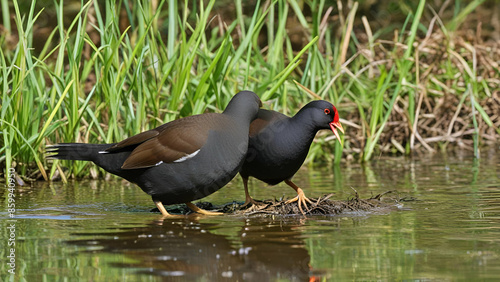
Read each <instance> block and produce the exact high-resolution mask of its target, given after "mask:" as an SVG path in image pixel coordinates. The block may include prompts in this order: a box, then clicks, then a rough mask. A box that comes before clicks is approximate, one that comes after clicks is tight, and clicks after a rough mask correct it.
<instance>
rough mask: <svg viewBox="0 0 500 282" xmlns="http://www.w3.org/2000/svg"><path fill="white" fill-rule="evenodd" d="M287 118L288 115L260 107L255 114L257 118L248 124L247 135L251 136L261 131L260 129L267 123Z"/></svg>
mask: <svg viewBox="0 0 500 282" xmlns="http://www.w3.org/2000/svg"><path fill="white" fill-rule="evenodd" d="M287 118H289V117H288V116H286V115H284V114H282V113H279V112H275V111H269V110H264V109H260V110H259V113H258V114H257V118H256V119H255V120H254V121H253V122H252V123H251V124H250V133H249V136H250V137H253V136H255V135H257V134H259V132H261V131H262V129H264V128H266V127H267V126H268V125H269V124H271V123H274V122H276V121H279V120H283V119H287Z"/></svg>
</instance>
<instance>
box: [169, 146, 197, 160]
mask: <svg viewBox="0 0 500 282" xmlns="http://www.w3.org/2000/svg"><path fill="white" fill-rule="evenodd" d="M199 152H200V149H198V150H196V151H194V152H193V153H191V154H189V155H187V156H184V157H182V158H179V159H177V160H175V161H174V163H180V162H183V161H185V160H189V159H190V158H192V157H194V156H196V155H197V154H198V153H199Z"/></svg>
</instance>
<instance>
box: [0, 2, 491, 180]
mask: <svg viewBox="0 0 500 282" xmlns="http://www.w3.org/2000/svg"><path fill="white" fill-rule="evenodd" d="M101 2H104V4H102V5H99V3H101ZM459 2H460V1H458V2H457V3H459ZM483 2H484V0H482V1H472V2H471V3H469V4H468V5H462V6H460V5H458V7H459V9H456V10H455V14H456V17H454V18H453V20H451V21H449V22H448V24H445V25H440V26H439V29H440V30H441V31H442V32H443V33H444V34H446V35H447V36H448V39H449V38H450V37H452V36H453V35H450V34H453V32H454V31H455V30H456V29H457V28H459V27H460V25H461V24H462V23H463V22H464V21H465V20H466V19H467V16H468V15H469V14H470V13H473V12H474V9H475V8H477V7H478V6H480V5H481V4H482V3H483ZM151 3H155V6H154V7H153V4H151ZM361 3H363V2H361ZM396 3H398V1H396ZM0 4H1V7H2V18H3V26H4V29H5V30H6V32H5V33H3V34H2V35H1V38H0V45H1V47H2V48H0V66H1V68H0V91H1V96H2V105H1V109H0V131H1V135H2V136H1V137H0V142H1V143H0V167H1V168H2V169H3V170H6V169H9V167H11V166H12V165H15V166H16V170H17V173H18V174H20V175H25V176H28V177H31V176H35V175H36V172H37V171H40V172H42V176H43V177H44V178H46V179H47V178H50V177H51V176H52V175H54V173H55V172H56V170H59V171H60V172H62V169H61V163H60V162H59V161H54V162H47V161H46V160H45V159H44V150H45V149H44V148H45V146H46V145H48V144H53V143H57V142H89V143H98V142H116V141H119V140H121V139H123V138H125V137H128V136H131V135H133V134H136V133H138V132H140V131H143V130H147V129H150V128H154V127H156V126H158V125H160V124H162V123H164V122H168V121H171V120H174V119H177V118H180V117H184V116H189V115H192V114H198V113H203V112H207V111H211V112H220V111H222V110H223V109H224V107H225V105H226V104H227V102H228V101H229V100H230V98H231V97H232V95H234V94H235V93H236V92H238V91H240V90H244V89H249V90H252V91H254V92H256V93H257V94H258V95H259V96H260V97H261V98H262V99H263V100H264V101H266V103H265V104H266V106H265V107H266V108H270V109H274V110H278V111H281V112H284V113H287V114H293V113H295V112H296V111H297V110H298V109H299V108H300V107H301V106H303V105H304V104H305V103H307V102H309V101H310V100H312V99H314V98H313V97H311V96H310V95H308V94H307V93H306V91H304V90H303V89H301V88H300V87H297V85H296V84H295V83H294V82H293V80H296V81H298V82H300V84H302V85H304V86H305V87H307V88H309V89H310V90H311V91H313V92H315V93H317V95H319V96H320V97H321V98H322V99H325V100H329V101H331V102H332V103H334V104H335V105H337V108H338V109H339V110H340V114H341V117H344V116H346V115H347V114H349V113H352V112H357V113H358V116H359V120H357V121H356V123H357V126H358V127H359V128H360V129H359V130H360V132H362V136H363V138H362V141H363V142H364V145H363V146H362V150H361V151H359V152H358V153H359V156H360V158H359V159H360V160H362V161H368V160H370V159H371V158H373V154H374V153H377V152H378V146H379V145H380V136H381V134H382V133H383V132H384V130H385V129H386V124H387V123H388V121H389V119H390V117H391V116H392V115H393V114H394V106H395V104H397V103H398V101H400V100H404V101H406V103H407V106H406V107H405V108H404V109H403V110H404V114H405V115H406V116H407V119H408V127H409V128H411V130H413V131H415V130H416V125H417V122H418V118H419V116H418V115H417V113H418V112H419V110H420V105H421V103H419V98H420V97H422V95H423V92H422V89H430V90H432V92H433V93H444V92H446V93H447V94H448V93H452V94H453V95H456V96H457V97H459V99H461V98H462V97H463V98H464V99H462V100H461V101H462V103H468V105H469V106H470V105H472V107H473V109H474V110H475V112H474V113H476V112H477V115H476V114H474V115H473V117H474V121H473V122H472V121H471V123H470V124H471V127H473V128H475V130H476V131H475V134H474V148H475V149H476V151H477V148H478V146H479V145H480V144H479V143H480V142H481V140H480V136H479V133H478V131H477V129H478V120H476V119H480V120H481V121H483V122H485V123H487V124H488V125H489V126H494V125H493V122H492V121H491V120H490V117H489V115H488V114H487V113H486V111H485V110H484V109H483V108H482V107H481V104H480V103H479V102H480V101H481V100H482V99H484V98H487V97H488V93H491V89H489V88H490V87H491V86H489V84H488V83H485V82H484V80H480V79H478V74H477V73H476V69H475V66H474V65H473V63H472V62H468V61H467V60H466V59H464V58H463V57H462V56H463V55H462V54H463V52H460V50H453V46H452V45H445V46H443V48H444V49H445V52H446V53H447V54H448V55H449V56H448V59H445V60H443V61H441V62H439V63H440V64H441V65H442V67H441V68H442V69H444V70H445V72H442V73H439V74H437V73H436V74H434V73H426V78H425V79H421V77H420V75H421V73H424V72H425V71H426V70H424V69H421V66H420V65H419V64H418V63H417V62H418V61H419V59H420V60H421V59H425V58H424V57H425V56H426V55H425V54H422V51H421V50H420V49H419V48H418V47H420V46H422V45H423V44H424V43H425V35H426V33H427V31H428V30H427V29H428V27H429V22H424V21H423V20H422V19H423V17H422V15H423V14H426V15H431V16H432V13H431V12H432V11H431V10H430V9H427V10H426V1H423V0H422V1H419V2H418V3H417V4H418V5H416V6H415V7H408V6H406V5H402V6H401V11H399V13H401V12H403V11H407V14H406V15H405V17H404V18H403V19H404V20H403V21H402V22H401V23H400V24H399V26H397V30H398V31H399V33H398V37H397V38H396V39H395V41H394V42H393V43H394V44H389V45H384V47H385V48H386V49H387V48H393V49H392V50H391V49H387V52H386V54H385V55H384V56H385V60H382V61H383V62H377V61H376V60H375V58H374V56H375V54H373V53H374V50H379V49H377V48H379V47H380V46H381V45H382V44H381V43H380V42H379V40H381V39H382V37H383V36H387V34H393V33H394V32H395V30H396V28H391V27H387V28H386V29H385V33H384V32H376V33H375V34H372V32H371V30H369V29H370V23H369V22H366V20H365V21H364V25H363V24H361V23H360V22H361V21H360V18H361V16H362V15H360V14H359V13H358V3H355V4H354V6H353V7H351V8H350V9H349V8H348V7H342V8H341V9H340V7H336V6H333V7H332V8H331V9H329V8H330V5H332V3H330V2H326V1H324V0H313V1H309V2H302V1H296V0H290V1H271V2H265V3H263V2H262V3H261V2H260V1H257V3H256V6H255V9H254V11H253V12H252V13H244V12H243V2H242V1H241V0H235V1H234V6H235V11H233V14H234V19H233V20H232V21H230V22H226V21H223V19H221V18H219V17H217V16H216V15H217V11H216V10H215V8H214V5H215V4H216V1H207V2H206V3H205V4H204V5H199V4H196V5H195V6H192V4H193V3H191V2H187V1H186V2H178V3H177V2H176V1H153V2H150V1H130V5H132V6H127V5H125V4H124V2H123V1H88V2H82V3H81V5H80V8H79V10H78V11H77V12H76V14H75V16H74V17H71V18H70V19H68V18H67V17H65V15H67V12H66V10H65V9H69V7H68V6H69V5H66V6H65V5H64V4H63V3H60V2H57V1H56V2H55V5H54V7H53V8H51V9H52V10H53V11H51V13H53V15H55V17H56V19H57V22H58V24H57V26H56V27H55V28H54V29H53V31H52V32H50V33H49V34H48V36H47V40H46V43H45V44H44V45H43V46H42V47H41V48H38V49H33V48H32V46H33V40H34V39H33V38H34V35H35V34H34V33H35V32H36V26H37V23H38V20H39V17H40V15H42V14H43V13H48V11H44V10H42V9H38V8H36V7H37V6H36V1H33V2H31V1H29V2H28V4H26V3H25V1H23V2H22V4H23V7H29V8H28V9H26V8H25V9H20V8H19V5H20V4H21V3H20V1H19V0H14V1H12V2H11V1H7V0H0ZM66 4H67V3H66ZM303 6H308V9H303ZM190 9H191V11H192V10H195V11H196V16H193V14H192V13H190V12H188V10H190ZM304 10H308V11H310V12H308V14H303V12H302V11H304ZM121 11H125V13H121ZM326 13H328V14H327V17H325V14H326ZM11 16H12V17H13V18H14V19H15V25H10V22H9V21H8V20H6V19H9V18H10V17H11ZM333 16H337V18H338V21H336V22H332V20H331V18H332V17H333ZM290 18H296V19H297V22H296V23H295V25H298V26H300V29H301V30H302V33H301V36H302V37H303V39H304V42H305V43H304V44H303V45H302V47H300V48H299V49H297V48H294V47H293V43H294V42H293V40H292V38H291V35H290V34H289V33H288V32H287V29H286V28H290V27H287V21H288V20H290ZM124 20H126V21H128V25H127V27H126V28H125V29H124V30H123V26H122V23H123V21H124ZM355 27H357V30H356V31H355ZM360 27H364V28H365V30H363V31H360V30H359V28H360ZM337 30H338V31H339V32H337V33H335V31H337ZM12 34H17V35H18V43H17V45H15V46H14V47H9V46H10V45H9V40H10V39H11V38H12V37H11V35H12ZM360 34H368V42H366V43H364V45H361V43H360V42H361V41H363V40H362V39H360V38H358V37H359V35H360ZM263 36H264V37H265V38H268V39H267V41H265V42H264V43H262V42H261V40H262V39H261V38H262V37H263ZM96 38H98V40H97V41H98V42H96ZM365 41H366V40H365ZM450 41H451V40H450ZM415 46H416V47H417V48H415ZM361 49H363V50H364V51H363V52H360V50H361ZM402 50H403V51H404V52H401V51H402ZM365 51H371V55H367V53H366V52H365ZM368 54H369V53H368ZM457 61H458V63H456V62H457ZM457 72H458V73H462V75H463V76H462V80H463V81H464V82H465V83H466V85H467V89H468V90H467V91H466V89H464V87H463V86H462V85H459V84H453V83H451V88H450V89H451V90H446V89H443V87H442V85H441V84H439V83H435V82H433V81H441V82H443V81H453V80H456V73H457ZM496 72H497V73H496V75H497V76H498V74H499V72H498V69H497V70H496ZM374 74H376V75H374ZM432 77H434V78H435V79H434V80H432V79H431V78H432ZM88 81H90V82H88ZM448 85H450V84H448ZM469 86H470V87H469ZM464 93H466V94H464ZM484 93H486V94H484ZM465 95H466V96H465ZM431 98H432V97H431ZM465 98H469V99H467V100H465ZM342 105H344V107H341V106H342ZM347 130H349V127H348V126H347ZM498 133H499V131H498V129H497V134H498ZM321 136H326V135H321ZM412 138H413V139H414V138H415V136H412ZM343 141H344V144H345V146H346V149H348V150H350V149H352V146H353V145H352V144H354V143H353V142H352V141H353V140H349V139H346V140H343ZM412 144H413V143H410V142H408V143H406V148H404V149H405V150H406V152H405V153H408V152H411V151H412V150H413V145H412ZM342 155H343V148H342V147H341V146H339V145H338V142H334V141H328V142H325V141H324V138H323V137H321V138H320V139H319V142H317V143H315V144H313V147H312V149H311V154H310V156H309V158H308V161H311V160H312V159H315V158H321V159H324V160H329V161H330V160H332V159H334V162H335V163H339V162H340V161H341V157H342ZM64 166H68V167H70V169H71V173H72V174H73V175H74V176H77V177H79V176H84V175H86V174H88V169H89V168H91V167H92V166H90V165H89V164H86V163H84V162H65V163H64Z"/></svg>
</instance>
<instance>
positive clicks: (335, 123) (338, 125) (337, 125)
mask: <svg viewBox="0 0 500 282" xmlns="http://www.w3.org/2000/svg"><path fill="white" fill-rule="evenodd" d="M330 128H331V129H332V131H333V134H335V137H337V140H339V142H340V145H341V146H342V139H340V135H339V132H338V131H337V128H338V129H339V130H340V132H342V134H344V128H343V127H342V124H341V123H340V121H333V122H330Z"/></svg>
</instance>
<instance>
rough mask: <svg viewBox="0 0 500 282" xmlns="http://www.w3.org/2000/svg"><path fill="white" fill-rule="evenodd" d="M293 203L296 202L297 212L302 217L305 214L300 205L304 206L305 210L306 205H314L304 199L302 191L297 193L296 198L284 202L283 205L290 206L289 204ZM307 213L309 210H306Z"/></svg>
mask: <svg viewBox="0 0 500 282" xmlns="http://www.w3.org/2000/svg"><path fill="white" fill-rule="evenodd" d="M293 202H297V205H298V206H299V210H300V212H301V213H302V215H306V213H305V212H304V210H303V209H302V205H304V206H305V207H306V208H307V204H308V203H309V204H311V205H313V204H314V203H313V202H312V201H311V200H309V199H308V198H307V197H306V195H305V194H304V192H302V190H300V191H299V193H298V194H297V196H296V197H295V198H293V199H290V200H288V201H286V202H285V204H290V203H293ZM308 211H309V208H307V212H308Z"/></svg>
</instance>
